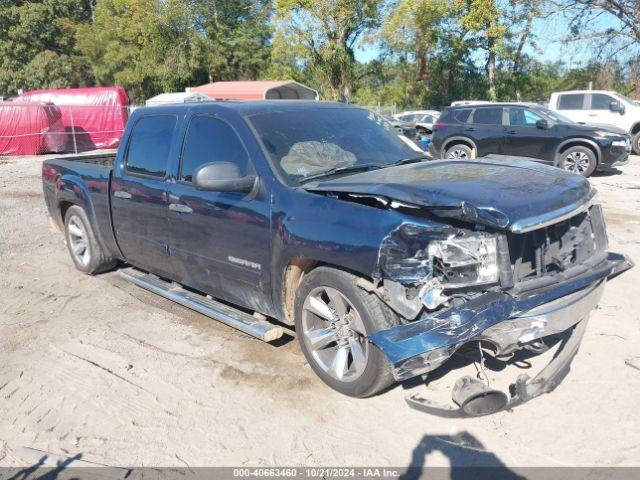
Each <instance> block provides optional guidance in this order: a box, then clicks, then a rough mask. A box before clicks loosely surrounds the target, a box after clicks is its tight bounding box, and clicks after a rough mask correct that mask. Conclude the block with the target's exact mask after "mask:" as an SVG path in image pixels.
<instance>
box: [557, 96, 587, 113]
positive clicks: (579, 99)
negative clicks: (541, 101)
mask: <svg viewBox="0 0 640 480" xmlns="http://www.w3.org/2000/svg"><path fill="white" fill-rule="evenodd" d="M583 103H584V94H583V93H568V94H566V95H560V101H559V102H558V110H582V105H583Z"/></svg>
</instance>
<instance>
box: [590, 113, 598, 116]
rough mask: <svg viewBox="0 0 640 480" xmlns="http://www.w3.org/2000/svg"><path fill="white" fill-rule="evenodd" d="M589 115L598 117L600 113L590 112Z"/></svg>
mask: <svg viewBox="0 0 640 480" xmlns="http://www.w3.org/2000/svg"><path fill="white" fill-rule="evenodd" d="M589 116H590V117H597V116H598V114H597V113H590V114H589Z"/></svg>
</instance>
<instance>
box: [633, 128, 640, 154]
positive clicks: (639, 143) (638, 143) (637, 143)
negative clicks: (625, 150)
mask: <svg viewBox="0 0 640 480" xmlns="http://www.w3.org/2000/svg"><path fill="white" fill-rule="evenodd" d="M631 148H632V149H633V153H635V154H636V155H640V131H638V132H637V133H635V134H634V135H633V138H632V139H631Z"/></svg>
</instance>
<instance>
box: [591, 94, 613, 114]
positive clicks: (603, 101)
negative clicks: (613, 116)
mask: <svg viewBox="0 0 640 480" xmlns="http://www.w3.org/2000/svg"><path fill="white" fill-rule="evenodd" d="M615 101H616V99H615V98H613V97H611V96H609V95H605V94H604V93H592V94H591V110H609V108H610V106H611V102H615Z"/></svg>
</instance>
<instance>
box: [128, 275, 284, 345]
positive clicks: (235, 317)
mask: <svg viewBox="0 0 640 480" xmlns="http://www.w3.org/2000/svg"><path fill="white" fill-rule="evenodd" d="M119 273H120V276H121V277H123V278H125V279H127V280H129V281H131V282H133V283H135V284H136V285H138V286H139V287H142V288H144V289H145V290H149V291H150V292H153V293H156V294H158V295H160V296H161V297H164V298H167V299H169V300H173V301H174V302H176V303H179V304H180V305H182V306H185V307H187V308H190V309H191V310H195V311H196V312H199V313H202V314H203V315H206V316H208V317H211V318H213V319H215V320H218V321H220V322H222V323H224V324H225V325H229V326H230V327H233V328H237V329H238V330H240V331H241V332H244V333H246V334H247V335H251V336H252V337H256V338H259V339H260V340H264V341H265V342H272V341H274V340H276V339H278V338H280V337H281V336H282V334H283V330H282V327H279V326H277V325H274V324H272V323H269V322H267V321H266V320H260V319H258V318H255V317H254V316H252V315H249V314H248V313H245V312H243V311H241V310H237V309H235V308H233V307H230V306H228V305H225V304H224V303H220V302H217V301H215V300H212V299H210V298H207V297H205V296H204V295H199V294H197V293H193V292H190V291H189V290H186V289H184V288H182V287H181V286H180V285H178V284H176V283H171V282H167V281H165V280H162V279H160V278H158V277H156V276H155V275H151V274H149V273H145V272H142V271H140V270H136V269H134V268H126V269H123V270H120V271H119Z"/></svg>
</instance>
